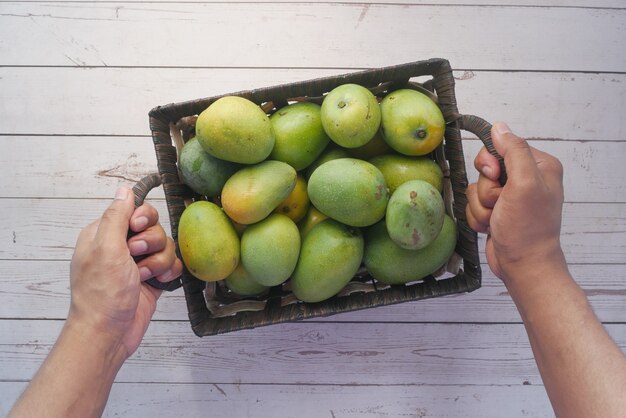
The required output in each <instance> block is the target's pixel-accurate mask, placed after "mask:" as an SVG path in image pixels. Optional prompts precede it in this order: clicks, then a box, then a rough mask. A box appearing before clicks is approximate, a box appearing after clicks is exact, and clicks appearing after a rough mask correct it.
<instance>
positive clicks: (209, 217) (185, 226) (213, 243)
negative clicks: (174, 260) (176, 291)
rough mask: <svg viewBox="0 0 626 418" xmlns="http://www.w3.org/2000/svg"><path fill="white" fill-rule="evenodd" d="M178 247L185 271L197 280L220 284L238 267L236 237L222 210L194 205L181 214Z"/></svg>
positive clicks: (238, 247) (204, 202)
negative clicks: (219, 281)
mask: <svg viewBox="0 0 626 418" xmlns="http://www.w3.org/2000/svg"><path fill="white" fill-rule="evenodd" d="M178 246H179V248H180V254H181V256H182V259H183V262H184V263H185V266H186V267H187V269H188V270H189V271H190V272H191V274H193V275H194V276H195V277H197V278H198V279H200V280H204V281H207V282H212V281H216V280H222V279H224V278H225V277H227V276H228V275H229V274H231V273H232V272H233V270H235V267H237V264H239V250H240V246H239V237H238V236H237V232H235V228H234V227H233V225H232V224H231V223H230V220H229V219H228V218H227V217H226V215H225V214H224V212H223V211H222V209H221V208H220V207H219V206H217V205H216V204H214V203H211V202H207V201H197V202H194V203H192V204H190V205H189V206H187V208H186V209H185V210H184V211H183V214H182V215H181V217H180V221H179V223H178Z"/></svg>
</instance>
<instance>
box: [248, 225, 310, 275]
mask: <svg viewBox="0 0 626 418" xmlns="http://www.w3.org/2000/svg"><path fill="white" fill-rule="evenodd" d="M299 254H300V232H299V231H298V227H297V226H296V224H295V223H294V222H293V221H292V220H291V219H290V218H289V217H288V216H286V215H283V214H280V213H274V214H272V215H270V216H268V217H267V218H265V219H263V220H262V221H261V222H258V223H256V224H254V225H250V226H249V227H248V228H246V230H245V231H244V232H243V236H242V237H241V262H242V263H243V266H244V267H245V269H246V271H248V273H250V276H251V277H252V278H253V279H254V280H255V281H256V282H257V283H260V284H262V285H264V286H276V285H279V284H281V283H282V282H284V281H285V280H287V279H288V278H289V276H291V273H293V270H294V269H295V268H296V263H297V262H298V255H299Z"/></svg>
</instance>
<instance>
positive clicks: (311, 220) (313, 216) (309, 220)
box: [298, 205, 328, 239]
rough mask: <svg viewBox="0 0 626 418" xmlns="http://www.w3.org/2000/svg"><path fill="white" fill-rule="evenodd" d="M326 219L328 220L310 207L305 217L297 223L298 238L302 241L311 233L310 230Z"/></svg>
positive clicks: (313, 207)
mask: <svg viewBox="0 0 626 418" xmlns="http://www.w3.org/2000/svg"><path fill="white" fill-rule="evenodd" d="M326 219H328V216H326V215H324V214H323V213H322V212H320V211H319V210H317V209H316V208H315V206H313V205H310V206H309V210H308V211H307V213H306V216H305V217H304V219H302V220H301V221H300V222H299V223H298V229H299V230H300V237H301V238H302V239H304V237H305V236H306V235H307V234H308V233H309V232H310V231H311V229H313V227H314V226H315V225H317V224H318V223H320V222H322V221H324V220H326Z"/></svg>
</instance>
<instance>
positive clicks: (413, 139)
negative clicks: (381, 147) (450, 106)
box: [380, 89, 446, 155]
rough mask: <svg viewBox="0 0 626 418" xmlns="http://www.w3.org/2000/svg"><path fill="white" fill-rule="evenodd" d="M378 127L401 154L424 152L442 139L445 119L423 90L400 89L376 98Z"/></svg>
mask: <svg viewBox="0 0 626 418" xmlns="http://www.w3.org/2000/svg"><path fill="white" fill-rule="evenodd" d="M380 111H381V124H380V127H381V131H382V133H383V137H384V139H385V141H386V142H387V144H389V146H390V147H391V148H393V149H395V150H396V151H398V152H399V153H401V154H404V155H426V154H428V153H429V152H431V151H433V150H434V149H435V148H437V147H438V146H439V144H441V142H442V141H443V136H444V133H445V130H446V121H445V119H444V117H443V114H442V113H441V110H439V107H438V106H437V104H436V103H435V102H433V101H432V99H431V98H430V97H428V96H426V95H425V94H424V93H420V92H418V91H415V90H411V89H401V90H396V91H394V92H391V93H389V94H388V95H386V96H385V98H384V99H383V100H382V101H381V102H380Z"/></svg>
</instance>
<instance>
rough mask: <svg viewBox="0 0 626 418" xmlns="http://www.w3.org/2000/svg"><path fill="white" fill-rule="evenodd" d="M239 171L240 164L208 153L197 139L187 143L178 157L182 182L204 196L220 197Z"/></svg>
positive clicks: (194, 138)
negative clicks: (226, 184) (228, 182)
mask: <svg viewBox="0 0 626 418" xmlns="http://www.w3.org/2000/svg"><path fill="white" fill-rule="evenodd" d="M238 169H239V165H238V164H235V163H232V162H230V161H224V160H220V159H219V158H215V157H213V156H212V155H210V154H208V153H206V152H205V151H204V148H202V145H201V144H200V142H199V141H198V138H197V137H193V138H191V139H190V140H189V141H187V143H186V144H185V145H184V146H183V149H182V150H181V152H180V156H179V157H178V170H179V172H180V177H181V180H182V181H183V183H185V184H186V185H187V186H189V188H191V190H193V191H194V192H196V193H198V194H200V195H203V196H208V197H214V196H218V195H219V194H220V192H221V191H222V188H223V187H224V183H226V180H228V178H229V177H230V176H232V175H233V174H234V173H235V172H236V171H237V170H238Z"/></svg>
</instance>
